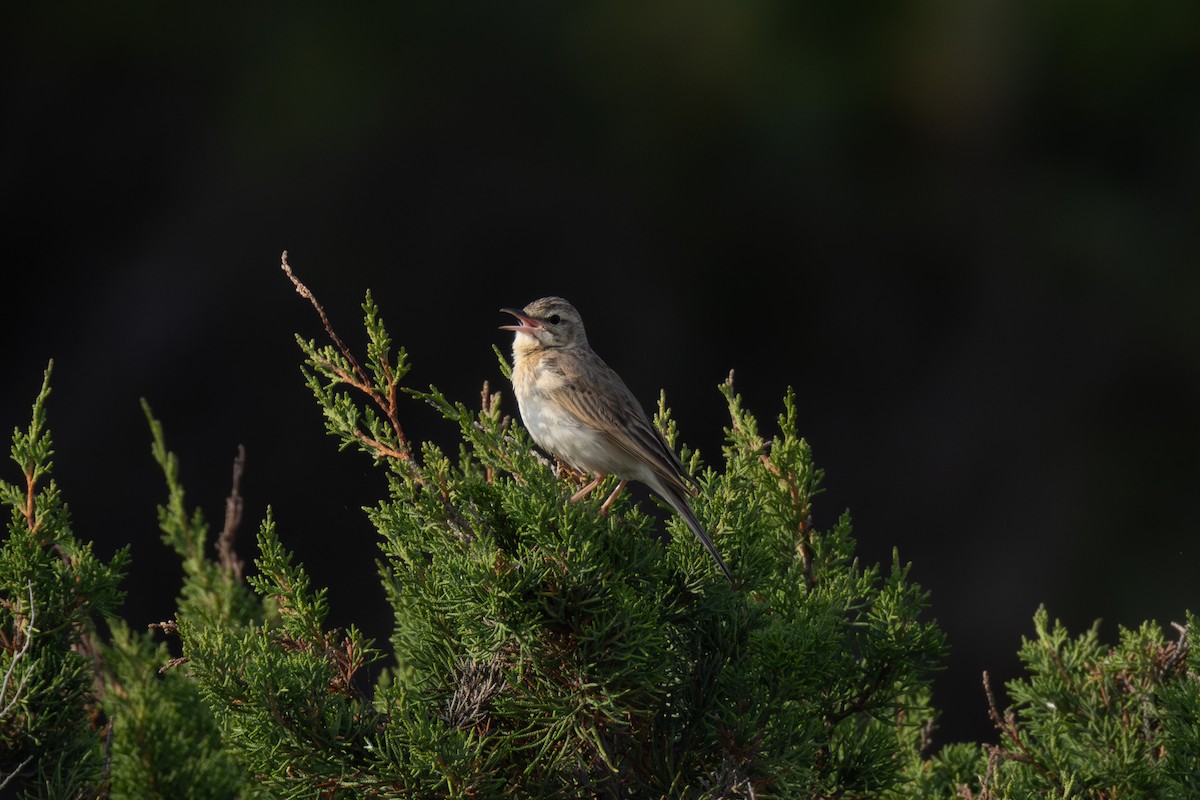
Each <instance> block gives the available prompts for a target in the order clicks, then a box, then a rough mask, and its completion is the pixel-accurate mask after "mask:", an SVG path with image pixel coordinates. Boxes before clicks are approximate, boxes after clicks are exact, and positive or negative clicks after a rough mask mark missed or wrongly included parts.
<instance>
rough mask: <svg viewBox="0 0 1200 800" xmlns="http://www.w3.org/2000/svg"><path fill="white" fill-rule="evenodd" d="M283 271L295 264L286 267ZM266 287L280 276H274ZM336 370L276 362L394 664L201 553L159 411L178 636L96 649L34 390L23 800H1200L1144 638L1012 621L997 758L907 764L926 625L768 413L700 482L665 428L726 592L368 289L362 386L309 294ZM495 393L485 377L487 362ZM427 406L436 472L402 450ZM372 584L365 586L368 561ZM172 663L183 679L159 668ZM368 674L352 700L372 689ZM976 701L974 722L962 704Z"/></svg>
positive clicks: (16, 648) (226, 542) (1194, 742)
mask: <svg viewBox="0 0 1200 800" xmlns="http://www.w3.org/2000/svg"><path fill="white" fill-rule="evenodd" d="M285 268H286V262H285ZM288 274H289V276H290V275H291V273H290V271H289V273H288ZM293 281H294V282H295V283H296V286H297V288H298V290H299V291H300V293H301V294H302V295H304V296H305V297H307V298H308V299H309V300H310V301H311V302H312V303H313V305H314V307H315V308H316V309H317V310H318V312H319V313H320V315H321V318H322V320H323V322H324V324H325V327H326V331H327V333H328V335H329V337H330V342H331V343H330V344H318V343H316V342H314V341H306V340H302V339H301V340H298V341H299V344H300V347H301V349H302V351H303V353H304V357H305V365H304V376H305V381H306V382H307V384H308V386H309V388H310V389H311V390H312V392H313V394H314V396H315V397H316V399H317V402H318V405H319V407H320V409H321V410H322V412H323V414H324V419H325V425H326V427H327V429H328V431H329V432H330V433H331V434H332V435H333V436H334V437H336V439H337V441H338V443H339V445H340V446H341V447H342V448H346V449H353V450H357V451H360V452H362V453H364V454H366V455H367V456H368V457H369V458H370V459H371V460H372V461H373V462H374V463H375V464H376V465H377V466H378V468H379V469H381V470H383V471H384V473H385V474H386V476H387V479H388V482H387V486H388V488H387V493H386V495H385V496H383V497H381V498H380V499H379V502H378V503H377V504H376V505H374V506H372V507H371V508H369V509H367V510H366V511H367V514H368V515H369V518H370V519H371V521H372V522H373V523H374V525H375V527H376V528H377V529H378V532H379V537H380V548H381V554H380V559H379V561H378V563H377V565H376V571H377V572H378V575H379V577H380V579H381V580H382V582H383V585H384V588H385V589H386V596H387V602H388V603H389V605H390V610H391V614H392V618H393V620H394V626H393V632H392V635H391V637H390V652H385V651H384V650H383V649H381V648H380V647H378V646H377V645H376V644H375V643H373V642H371V641H368V640H366V639H365V638H364V637H363V635H362V634H361V633H360V632H359V631H358V630H357V629H355V628H353V627H351V628H350V629H348V630H336V629H331V628H330V627H329V626H328V625H327V623H326V618H327V616H328V611H329V607H328V600H327V597H326V593H325V591H324V590H323V589H320V588H316V587H313V586H312V585H311V581H310V580H309V577H308V575H307V573H306V572H305V570H304V568H303V566H302V565H300V564H298V563H296V561H295V560H294V558H293V557H292V555H291V554H290V553H289V552H288V550H287V549H286V548H285V546H284V544H283V542H284V541H285V540H286V539H287V538H289V536H290V537H294V536H297V535H299V533H295V532H293V533H290V534H288V533H286V532H280V531H278V530H277V529H276V525H275V522H274V520H273V519H272V517H271V514H270V512H268V514H267V518H266V519H265V520H264V521H263V522H262V524H261V526H260V528H259V532H258V537H257V551H258V557H257V558H255V559H254V560H253V570H251V573H252V574H251V575H250V576H249V577H246V576H244V575H243V572H244V568H243V563H242V561H241V560H240V559H239V558H238V556H237V554H236V552H235V550H234V546H233V542H234V537H235V535H236V533H237V530H238V525H239V522H240V497H239V496H238V491H237V484H238V477H239V475H240V459H239V460H238V461H236V462H235V470H234V482H233V491H232V492H231V495H230V498H229V501H228V502H227V516H226V520H225V525H224V528H223V529H222V530H221V531H220V533H219V534H218V535H217V536H216V537H215V539H214V540H212V541H210V537H209V528H208V526H207V524H206V522H205V520H204V519H203V517H202V515H200V513H199V512H198V511H189V510H188V508H187V506H186V504H185V500H184V493H183V489H182V487H181V485H180V483H179V480H178V464H177V462H176V460H175V457H174V456H173V455H172V454H171V453H170V452H169V450H168V449H167V447H166V443H165V437H164V434H163V429H162V426H161V425H160V424H159V423H158V421H157V420H156V419H154V417H153V416H152V415H151V414H150V412H149V409H148V408H147V410H146V413H147V418H148V420H149V422H150V427H151V433H152V440H153V445H152V453H153V456H154V458H155V459H156V460H157V461H158V463H159V465H160V466H161V467H162V469H163V473H164V476H165V478H166V483H167V501H166V503H165V504H164V505H163V506H162V507H161V508H160V509H159V522H160V525H161V527H162V531H163V540H164V542H165V543H166V544H167V546H169V547H170V548H172V549H173V550H174V551H175V552H176V553H177V554H178V555H179V557H180V559H181V563H182V567H183V585H182V589H181V592H180V595H179V600H178V611H177V614H176V616H175V619H174V620H171V621H168V622H165V623H162V624H161V625H159V626H155V627H159V628H161V630H162V632H163V633H166V634H168V635H170V636H171V638H170V639H169V640H168V642H162V641H156V640H155V638H154V636H155V634H152V633H151V632H144V633H136V632H133V631H131V630H129V629H128V627H127V626H126V625H125V624H123V623H122V622H120V621H119V620H115V619H110V620H109V633H108V636H107V642H106V643H104V644H99V643H98V642H97V636H96V634H95V630H96V629H95V621H96V619H97V618H99V617H111V615H112V612H113V609H114V608H115V606H116V604H117V603H118V602H119V600H120V594H119V591H118V589H117V585H118V583H119V580H120V577H121V575H122V573H123V571H124V569H125V567H126V563H127V556H126V554H125V552H124V551H121V552H119V553H117V554H116V556H114V558H113V559H112V561H111V562H110V563H108V564H104V563H102V562H100V561H98V560H97V559H95V557H94V556H92V554H91V551H90V548H89V547H87V546H86V545H81V544H79V543H78V542H77V541H76V540H75V539H74V538H73V537H72V536H71V535H70V531H69V527H68V520H67V516H66V511H65V507H64V506H63V505H62V503H61V501H60V499H59V497H58V493H57V490H56V489H55V487H54V485H53V483H52V482H47V480H46V478H47V476H48V473H49V468H50V461H49V456H50V445H49V438H48V434H46V432H45V412H44V405H45V399H46V396H47V394H48V391H49V389H48V382H47V383H46V384H45V385H44V386H43V389H42V392H41V393H40V394H39V396H38V398H37V401H36V402H35V406H34V416H33V423H32V425H31V427H30V428H29V430H28V431H25V432H18V433H17V435H16V436H15V437H14V449H13V455H14V459H15V460H16V461H17V463H18V465H19V467H20V469H21V471H22V473H23V474H24V476H25V483H24V485H21V486H8V485H2V487H0V488H2V491H3V500H4V503H5V504H6V505H8V506H9V507H10V508H11V509H12V517H11V522H10V525H9V533H8V537H7V539H6V540H5V542H4V547H3V550H2V551H0V673H2V675H3V684H2V686H0V770H2V772H0V781H3V782H5V783H6V784H8V786H7V788H13V787H16V788H19V789H20V790H21V791H22V792H23V793H24V794H25V796H29V797H109V796H111V797H130V798H157V797H162V798H193V797H195V798H233V797H238V798H277V797H278V798H372V797H379V798H383V797H388V798H391V797H395V798H504V797H512V798H539V797H547V798H593V797H599V798H608V797H629V798H852V797H853V798H913V799H914V800H915V799H916V798H969V800H985V799H987V800H995V799H996V798H1027V797H1061V798H1074V797H1081V798H1082V797H1087V798H1097V800H1099V799H1100V798H1117V797H1122V798H1140V797H1147V798H1159V797H1161V798H1177V797H1178V798H1187V797H1197V796H1200V779H1198V778H1197V775H1198V774H1200V770H1198V769H1197V759H1198V758H1200V725H1198V723H1197V719H1200V680H1198V679H1197V664H1196V659H1197V657H1196V656H1195V655H1193V654H1192V652H1191V651H1190V649H1189V647H1188V644H1187V633H1188V631H1189V630H1191V627H1192V625H1193V623H1194V619H1193V618H1192V617H1191V616H1188V618H1187V620H1186V621H1187V625H1186V626H1178V628H1179V638H1178V639H1177V640H1175V641H1167V640H1166V639H1165V638H1164V635H1163V632H1162V631H1161V630H1160V629H1158V628H1156V627H1154V626H1151V625H1147V626H1144V627H1142V628H1140V629H1138V630H1137V631H1123V632H1122V634H1121V641H1120V644H1119V645H1118V646H1116V647H1111V648H1110V647H1104V646H1102V645H1101V644H1100V642H1099V640H1098V637H1097V636H1096V633H1095V631H1094V630H1093V631H1092V632H1090V633H1087V634H1084V635H1083V636H1081V637H1079V638H1076V639H1072V638H1071V637H1070V636H1068V634H1067V633H1066V631H1065V630H1063V628H1062V627H1061V626H1059V625H1057V624H1056V625H1053V626H1051V625H1049V623H1048V620H1047V616H1046V614H1045V612H1044V611H1040V612H1039V613H1038V615H1037V617H1036V618H1035V632H1036V636H1035V637H1034V638H1033V639H1031V640H1029V641H1026V642H1025V643H1024V644H1023V646H1022V649H1021V655H1022V658H1023V660H1024V663H1025V665H1026V671H1027V677H1025V678H1022V679H1019V680H1016V681H1013V682H1011V683H1010V684H1009V686H1008V693H1009V696H1010V698H1011V702H1012V707H1011V708H1009V709H1006V710H1004V711H1001V710H1000V707H999V706H998V704H997V702H996V700H995V698H994V696H993V694H992V692H991V689H990V687H988V690H987V692H986V694H985V695H984V696H983V697H981V708H980V711H981V713H990V714H991V716H992V719H993V720H994V722H995V723H996V727H997V736H998V743H997V744H984V745H982V746H981V745H977V744H954V745H949V746H946V747H942V748H941V749H940V750H938V751H937V752H929V750H930V745H929V742H930V735H931V731H932V730H933V727H934V725H935V722H936V712H935V710H934V709H933V708H932V707H931V706H930V704H929V695H930V692H929V686H930V680H931V677H932V675H933V674H934V672H935V670H937V669H938V668H939V664H940V660H941V658H942V657H943V656H944V654H945V652H946V643H945V640H944V636H943V635H942V633H941V631H940V630H939V629H938V627H937V625H936V624H935V623H934V622H933V621H932V620H930V619H928V618H927V608H928V605H929V602H928V597H927V595H926V593H925V592H923V591H922V590H921V589H920V587H918V586H916V585H915V584H913V583H912V582H911V581H910V580H909V577H908V567H907V566H906V565H904V564H902V563H901V562H900V560H899V557H898V556H896V555H893V558H892V562H891V563H890V564H888V565H863V564H860V563H859V561H858V560H857V559H856V558H855V555H854V548H855V543H854V539H853V536H852V531H851V523H850V518H849V516H848V515H845V514H844V515H842V516H841V517H840V518H839V519H837V521H836V522H834V523H833V525H832V526H830V527H828V528H827V529H820V528H818V527H817V526H816V525H815V524H814V521H813V504H814V501H815V500H816V498H817V497H818V496H819V495H820V492H821V488H820V487H821V481H822V478H823V475H822V472H821V471H820V470H819V469H818V468H817V467H816V466H815V465H814V462H813V457H812V453H811V451H810V448H809V446H808V444H807V443H806V442H805V441H804V440H803V439H802V438H801V437H800V435H799V433H798V424H797V421H798V420H797V417H798V415H797V406H798V403H799V399H798V398H797V396H796V395H795V394H794V393H792V392H790V391H789V392H788V393H787V395H786V396H785V397H784V398H783V408H782V412H781V413H780V414H779V416H778V417H777V419H776V420H775V424H774V425H772V426H771V427H770V430H769V431H764V430H761V429H760V426H759V423H758V421H757V420H756V419H755V417H754V416H753V415H752V414H751V413H750V412H749V411H748V410H746V409H745V407H744V406H743V404H742V400H741V398H740V397H739V395H738V394H737V393H736V391H735V390H734V387H733V382H732V377H731V379H730V380H728V381H726V382H725V383H724V384H722V385H721V386H720V387H719V389H720V391H721V392H722V394H723V395H724V397H725V399H726V402H727V405H728V409H729V424H728V427H727V428H726V430H725V433H726V436H725V445H724V447H723V448H722V452H721V454H720V458H719V460H717V461H716V462H710V461H708V460H705V459H703V458H702V457H701V455H700V454H699V453H697V452H695V451H693V450H691V449H689V448H688V447H686V446H685V445H682V444H680V443H678V439H679V436H678V430H677V427H676V425H675V423H674V421H673V420H672V419H671V416H670V412H669V410H668V409H667V407H666V404H665V401H663V400H662V399H660V401H659V408H658V413H657V415H656V418H655V422H656V424H657V425H658V426H659V428H660V430H662V431H663V433H664V435H665V436H666V438H667V440H668V441H669V442H670V443H671V444H672V446H676V447H678V449H679V451H680V453H681V457H682V460H683V461H684V463H685V464H686V465H687V466H688V467H689V468H690V470H691V471H692V472H693V473H694V474H695V475H696V477H697V479H698V481H699V484H700V487H701V491H700V494H699V496H698V498H697V499H696V502H695V508H696V512H697V514H698V516H699V517H700V519H701V520H702V521H703V522H704V524H705V525H706V527H707V529H708V530H709V531H710V533H711V534H712V537H713V540H714V541H715V542H716V544H717V547H718V548H720V550H721V551H722V553H723V554H724V555H725V557H726V559H727V561H728V563H729V564H730V566H731V568H732V570H733V572H734V577H735V583H734V585H732V586H731V585H730V584H729V582H728V581H726V580H725V579H724V577H723V576H722V575H721V574H720V573H719V572H718V571H717V569H716V567H715V565H714V564H713V562H712V560H711V558H709V557H708V555H707V554H706V553H705V552H704V550H703V549H702V548H701V547H700V546H699V544H698V543H697V542H696V540H695V538H694V537H693V536H692V534H691V533H690V531H688V529H687V528H686V526H685V525H684V524H683V523H682V522H681V521H680V520H679V519H678V518H677V517H675V516H674V515H673V514H671V513H670V512H669V511H667V510H666V508H665V506H664V507H661V508H659V509H655V510H651V511H647V510H643V509H642V508H641V507H639V505H638V504H637V503H636V502H635V500H634V499H633V497H632V495H631V494H629V493H626V494H624V495H622V496H621V497H620V498H618V500H617V501H616V503H614V505H613V506H612V508H611V509H610V510H609V512H608V513H607V514H603V515H602V514H601V513H600V498H602V497H604V496H605V493H604V492H602V491H601V492H596V493H594V495H593V497H592V498H590V499H586V500H584V501H581V502H577V503H572V502H570V501H569V498H570V496H571V495H572V494H573V493H574V491H575V490H576V489H577V488H578V486H579V485H580V482H581V481H582V480H584V477H583V476H579V475H576V474H573V473H572V472H571V471H570V470H569V469H567V468H566V467H564V466H563V465H561V464H557V463H555V462H552V461H550V460H547V459H546V458H545V457H544V456H543V455H542V454H541V453H539V452H538V450H537V449H536V448H535V447H534V446H533V444H532V441H531V440H530V438H529V436H528V434H527V433H526V432H525V431H524V430H523V429H522V427H521V426H520V425H519V424H518V423H517V422H515V421H514V420H513V419H512V418H510V417H508V416H506V415H505V414H504V412H503V407H502V403H501V398H500V395H499V394H496V393H493V392H492V391H491V390H490V389H489V387H488V386H487V385H486V384H485V385H484V389H483V392H482V394H481V397H480V402H479V403H478V404H477V405H475V404H472V405H471V406H468V405H467V404H465V403H462V402H457V401H453V400H451V399H449V398H447V397H445V396H444V395H443V394H442V393H441V392H439V391H438V390H437V389H436V388H433V387H429V388H426V389H418V388H416V387H411V386H406V385H405V384H404V383H403V381H404V379H405V377H406V375H407V372H408V367H409V362H408V358H407V355H406V354H405V353H404V351H403V350H402V349H395V348H394V347H393V343H392V341H391V340H390V338H389V336H388V334H387V332H386V330H385V327H384V324H383V322H382V319H381V318H380V315H379V310H378V308H377V307H376V306H375V304H374V302H373V301H372V299H371V297H370V295H369V294H368V296H367V299H366V302H365V303H364V305H363V310H364V317H365V325H366V332H367V336H368V346H367V349H366V358H365V361H364V362H361V363H360V362H359V361H358V359H357V358H356V356H355V355H354V354H353V353H351V351H350V350H349V349H348V348H347V347H346V346H345V345H344V343H343V342H342V341H341V339H340V338H339V337H338V336H337V335H336V333H334V331H333V329H332V327H331V326H330V325H329V323H328V320H327V318H326V316H325V314H324V311H323V310H322V309H321V308H320V306H319V305H318V304H317V303H316V301H315V299H313V298H312V295H311V293H310V292H308V290H307V288H305V287H304V286H303V285H302V284H300V283H299V282H298V281H295V279H294V278H293ZM497 355H498V358H499V368H500V371H501V373H502V374H504V375H505V376H506V377H507V375H508V372H509V367H508V364H507V363H506V362H505V360H504V357H503V355H501V354H500V353H499V351H497ZM419 403H426V404H429V405H430V406H432V407H433V408H435V409H437V410H438V412H440V414H441V415H442V416H443V418H444V419H445V420H446V421H447V423H448V424H449V425H451V426H453V427H454V428H455V429H456V430H457V432H458V434H459V439H460V444H459V446H458V447H457V448H456V450H455V451H454V452H446V451H444V450H443V449H441V448H439V447H437V446H436V445H434V444H431V443H428V442H414V441H412V440H410V439H409V438H408V437H407V436H406V435H405V432H404V429H403V426H402V420H403V419H404V417H405V414H406V413H407V409H408V408H410V407H411V406H412V404H419ZM364 566H365V565H364ZM168 644H169V645H170V646H171V648H174V652H175V653H176V654H177V655H174V656H173V655H172V651H171V650H170V649H169V648H168ZM380 662H384V665H385V666H384V668H383V669H382V670H380V669H376V670H375V674H376V675H377V676H378V677H377V679H376V680H375V681H374V683H373V684H372V683H370V682H369V681H368V680H367V678H366V676H365V674H364V673H365V670H364V669H363V668H364V667H365V666H367V665H370V664H376V665H378V664H379V663H380ZM984 700H986V702H984Z"/></svg>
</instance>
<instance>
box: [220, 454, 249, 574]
mask: <svg viewBox="0 0 1200 800" xmlns="http://www.w3.org/2000/svg"><path fill="white" fill-rule="evenodd" d="M245 469H246V448H245V447H243V446H242V445H240V444H239V445H238V454H237V457H236V458H234V459H233V487H232V488H231V489H230V490H229V497H227V498H225V527H223V528H222V529H221V535H220V536H218V537H217V555H218V557H219V558H220V563H221V568H222V569H224V570H225V572H226V574H227V575H230V576H231V577H233V578H234V579H237V580H240V579H241V577H242V572H243V570H244V569H245V564H244V563H243V561H242V559H241V558H240V557H239V556H238V554H237V551H235V550H234V549H233V540H234V539H235V538H237V532H238V528H239V527H241V524H242V506H243V503H242V495H241V491H240V487H241V483H242V473H243V472H244V471H245Z"/></svg>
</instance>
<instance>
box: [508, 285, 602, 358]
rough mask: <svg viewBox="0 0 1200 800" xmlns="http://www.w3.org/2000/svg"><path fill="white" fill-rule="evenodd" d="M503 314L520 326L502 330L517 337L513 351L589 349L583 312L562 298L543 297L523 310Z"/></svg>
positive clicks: (509, 309)
mask: <svg viewBox="0 0 1200 800" xmlns="http://www.w3.org/2000/svg"><path fill="white" fill-rule="evenodd" d="M500 310H501V311H503V312H505V313H508V314H512V315H513V316H514V317H516V318H517V321H518V322H519V323H520V324H518V325H501V326H500V330H502V331H514V332H515V333H516V334H517V336H516V340H515V341H514V343H513V347H514V348H515V349H516V350H518V351H528V350H537V349H540V348H545V347H563V348H569V347H580V346H584V347H586V346H587V334H585V333H584V332H583V320H582V319H580V317H579V312H578V311H576V310H575V306H573V305H571V304H570V303H568V302H567V301H566V300H563V299H562V298H561V297H543V298H542V299H541V300H534V301H533V302H532V303H530V304H529V305H527V306H525V308H523V309H516V308H502V309H500Z"/></svg>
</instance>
